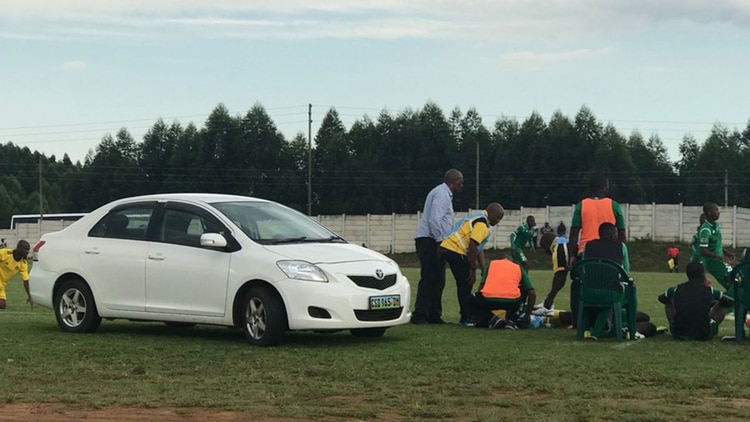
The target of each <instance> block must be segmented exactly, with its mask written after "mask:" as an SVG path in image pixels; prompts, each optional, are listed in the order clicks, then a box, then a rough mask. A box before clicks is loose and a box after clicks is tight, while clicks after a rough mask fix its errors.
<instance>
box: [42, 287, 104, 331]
mask: <svg viewBox="0 0 750 422" xmlns="http://www.w3.org/2000/svg"><path fill="white" fill-rule="evenodd" d="M54 307H55V308H54V309H55V319H57V325H58V326H59V327H60V329H61V330H63V331H67V332H71V333H93V332H94V331H96V329H97V328H99V324H101V322H102V319H101V317H100V316H99V313H98V312H97V310H96V303H94V295H93V294H91V289H89V286H88V285H87V284H86V283H84V282H83V281H82V280H80V279H77V278H72V279H69V280H66V281H65V282H63V283H62V285H61V286H60V288H59V289H57V291H56V292H55V300H54Z"/></svg>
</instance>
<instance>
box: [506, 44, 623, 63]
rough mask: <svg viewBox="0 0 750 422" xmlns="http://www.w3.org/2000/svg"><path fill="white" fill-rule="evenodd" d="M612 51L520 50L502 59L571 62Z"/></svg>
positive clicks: (507, 60)
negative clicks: (550, 51) (548, 51)
mask: <svg viewBox="0 0 750 422" xmlns="http://www.w3.org/2000/svg"><path fill="white" fill-rule="evenodd" d="M609 53H610V50H609V49H607V48H603V49H587V48H584V49H579V50H572V51H559V52H554V53H535V52H531V51H519V52H513V53H507V54H504V55H503V56H502V60H503V61H505V62H509V63H512V64H520V65H537V66H539V65H546V64H550V63H559V62H571V61H578V60H588V59H591V58H595V57H601V56H605V55H607V54H609Z"/></svg>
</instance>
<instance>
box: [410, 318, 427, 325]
mask: <svg viewBox="0 0 750 422" xmlns="http://www.w3.org/2000/svg"><path fill="white" fill-rule="evenodd" d="M411 323H412V324H417V325H424V324H428V323H429V322H428V321H427V318H414V317H412V318H411Z"/></svg>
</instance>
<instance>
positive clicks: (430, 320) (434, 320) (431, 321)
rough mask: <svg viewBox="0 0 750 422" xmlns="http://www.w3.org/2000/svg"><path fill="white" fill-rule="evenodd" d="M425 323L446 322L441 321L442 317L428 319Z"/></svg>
mask: <svg viewBox="0 0 750 422" xmlns="http://www.w3.org/2000/svg"><path fill="white" fill-rule="evenodd" d="M427 323H429V324H447V322H445V321H443V318H437V319H428V320H427Z"/></svg>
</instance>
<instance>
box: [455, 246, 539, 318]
mask: <svg viewBox="0 0 750 422" xmlns="http://www.w3.org/2000/svg"><path fill="white" fill-rule="evenodd" d="M483 275H484V277H483V278H482V282H481V284H480V285H479V289H478V291H477V292H476V293H475V294H474V296H472V298H471V302H470V303H471V310H472V314H473V315H474V319H475V320H476V321H477V326H478V327H487V326H489V328H497V327H496V326H493V325H497V324H498V322H499V318H498V317H493V315H492V311H493V310H496V309H504V310H505V315H506V317H505V319H506V321H505V328H508V329H516V328H518V327H519V326H520V327H528V326H529V318H530V314H529V313H528V312H527V313H526V315H525V316H524V318H523V319H522V320H520V321H519V318H518V311H519V309H520V308H521V306H523V305H524V304H526V308H527V309H531V306H533V305H534V301H536V291H535V290H534V286H533V285H532V284H531V280H530V279H529V275H528V274H527V273H526V270H525V269H524V268H523V267H521V266H520V265H519V264H517V263H515V262H513V261H511V260H510V259H509V258H508V257H507V256H503V257H501V259H495V260H492V261H490V263H489V264H488V265H487V266H486V267H485V269H484V271H483ZM490 318H492V322H493V324H490Z"/></svg>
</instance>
